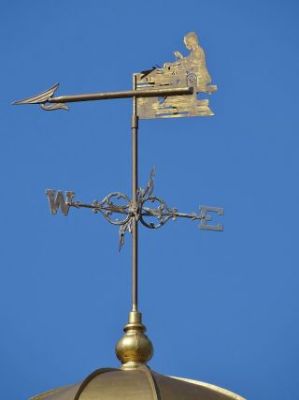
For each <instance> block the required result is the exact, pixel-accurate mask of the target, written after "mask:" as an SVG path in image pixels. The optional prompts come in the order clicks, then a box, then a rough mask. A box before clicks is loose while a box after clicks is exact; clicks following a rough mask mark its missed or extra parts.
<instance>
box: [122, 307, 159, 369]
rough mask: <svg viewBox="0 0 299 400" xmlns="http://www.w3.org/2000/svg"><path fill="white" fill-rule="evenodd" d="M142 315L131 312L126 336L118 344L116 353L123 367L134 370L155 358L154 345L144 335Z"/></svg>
mask: <svg viewBox="0 0 299 400" xmlns="http://www.w3.org/2000/svg"><path fill="white" fill-rule="evenodd" d="M145 330H146V328H145V326H144V325H143V324H142V320H141V313H140V312H137V311H131V312H130V314H129V323H128V324H127V325H126V326H125V327H124V331H125V334H124V336H123V337H122V338H121V339H120V340H119V341H118V343H117V344H116V348H115V352H116V355H117V358H118V359H119V360H120V361H121V362H122V364H123V367H127V368H132V367H136V366H138V365H139V364H143V363H146V362H147V361H149V360H150V359H151V358H152V356H153V345H152V343H151V341H150V340H149V338H148V337H147V336H146V335H145V334H144V332H145Z"/></svg>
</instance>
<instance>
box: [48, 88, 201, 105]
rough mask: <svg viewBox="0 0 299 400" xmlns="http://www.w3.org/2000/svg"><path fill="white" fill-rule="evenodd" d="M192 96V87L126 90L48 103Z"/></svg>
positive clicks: (69, 97)
mask: <svg viewBox="0 0 299 400" xmlns="http://www.w3.org/2000/svg"><path fill="white" fill-rule="evenodd" d="M190 94H193V87H183V88H176V89H172V88H166V89H144V90H126V91H121V92H99V93H86V94H73V95H66V96H57V97H50V98H49V99H48V100H47V102H48V103H74V102H78V101H93V100H110V99H111V100H112V99H126V98H132V97H135V98H136V97H160V96H161V97H164V96H177V95H190Z"/></svg>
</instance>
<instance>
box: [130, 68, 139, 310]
mask: <svg viewBox="0 0 299 400" xmlns="http://www.w3.org/2000/svg"><path fill="white" fill-rule="evenodd" d="M133 90H136V75H135V74H133ZM131 131H132V206H133V209H134V212H135V215H136V218H134V220H133V226H132V311H133V312H137V311H138V218H137V214H138V198H137V196H138V115H137V98H136V97H135V96H134V97H133V109H132V124H131Z"/></svg>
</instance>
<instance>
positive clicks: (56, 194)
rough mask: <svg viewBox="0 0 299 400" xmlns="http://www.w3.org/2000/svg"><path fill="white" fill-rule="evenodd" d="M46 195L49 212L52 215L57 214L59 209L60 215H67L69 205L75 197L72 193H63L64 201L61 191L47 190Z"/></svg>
mask: <svg viewBox="0 0 299 400" xmlns="http://www.w3.org/2000/svg"><path fill="white" fill-rule="evenodd" d="M46 195H47V196H48V200H49V206H50V210H51V213H52V214H53V215H55V214H57V210H58V209H59V208H60V209H61V212H62V214H64V215H67V214H68V212H69V208H70V203H71V202H72V199H73V198H74V196H75V193H74V192H65V196H66V201H65V198H64V194H63V192H61V191H57V190H52V189H47V190H46Z"/></svg>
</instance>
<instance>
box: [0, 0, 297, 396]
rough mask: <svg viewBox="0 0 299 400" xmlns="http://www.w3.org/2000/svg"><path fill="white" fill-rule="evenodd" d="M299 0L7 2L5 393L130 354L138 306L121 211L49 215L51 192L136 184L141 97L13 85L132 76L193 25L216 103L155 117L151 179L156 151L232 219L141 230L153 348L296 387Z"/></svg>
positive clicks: (263, 382) (241, 381)
mask: <svg viewBox="0 0 299 400" xmlns="http://www.w3.org/2000/svg"><path fill="white" fill-rule="evenodd" d="M298 11H299V5H298V2H296V1H295V0H293V1H292V0H287V1H282V0H281V1H278V0H271V1H270V0H268V1H266V0H264V1H257V0H251V1H242V2H241V1H237V0H227V1H222V0H214V1H207V0H205V1H204V0H197V1H196V0H190V1H189V2H188V3H186V2H179V1H168V0H166V1H163V2H162V1H157V0H153V1H151V2H137V1H120V0H119V1H110V2H108V1H101V2H99V1H95V0H89V1H88V2H82V1H78V0H72V1H70V0H67V1H60V2H58V1H56V2H53V1H52V2H40V1H32V0H28V1H26V2H24V1H15V2H9V1H3V4H2V7H1V16H0V19H1V23H0V33H1V34H0V42H1V52H2V60H1V92H2V93H1V99H0V113H1V127H2V129H1V132H2V133H1V146H0V149H1V150H0V151H1V157H0V164H1V171H2V174H1V179H2V185H1V186H2V195H1V200H2V206H1V221H2V223H1V243H2V250H1V253H0V257H1V270H0V271H1V279H0V282H1V283H0V285H1V290H0V304H1V309H0V316H1V322H2V324H1V326H2V327H1V336H0V338H1V340H0V352H1V361H0V372H1V376H2V379H1V381H2V383H1V392H2V397H5V398H6V399H26V398H28V397H29V396H30V395H33V394H35V393H38V392H41V391H44V390H46V389H49V388H52V387H56V386H59V385H65V384H68V383H73V382H77V381H79V380H81V379H82V378H84V377H85V376H86V375H87V374H88V373H90V372H91V371H92V370H94V369H96V368H99V367H104V366H117V365H118V361H117V360H116V358H115V356H114V344H115V342H116V341H117V340H118V339H119V338H120V336H121V334H122V327H123V325H124V323H125V322H126V320H127V313H128V311H129V306H130V297H129V296H130V241H129V240H127V244H126V246H125V248H124V249H123V251H122V252H121V253H120V254H119V253H118V252H117V238H118V237H117V229H116V228H114V227H112V226H110V225H109V224H107V223H106V222H105V220H103V218H101V217H100V216H96V215H93V214H92V213H89V212H88V211H87V210H80V211H78V210H71V212H70V214H69V216H68V217H67V218H65V217H64V216H62V215H59V216H57V217H52V216H51V215H50V213H49V210H48V205H47V199H46V197H45V195H44V190H45V189H46V188H57V189H63V190H73V191H75V192H76V195H77V198H78V199H80V200H82V201H83V200H84V201H92V200H94V199H95V198H98V199H101V198H103V197H104V196H105V195H106V194H107V193H109V192H111V191H123V192H125V193H129V192H130V112H131V104H130V101H129V100H118V101H114V102H101V103H100V102H98V103H95V102H94V103H92V104H91V103H89V104H87V103H84V104H73V105H71V109H70V111H69V112H63V111H56V112H53V113H47V112H43V111H41V110H40V109H39V108H38V107H35V106H28V107H27V106H23V107H18V108H17V107H12V106H11V105H10V102H11V101H12V100H14V99H20V98H23V97H27V96H31V95H34V94H36V93H39V92H40V91H43V90H45V89H47V88H48V87H50V86H51V85H52V84H54V83H56V82H60V83H61V87H60V91H59V93H60V94H71V93H80V92H94V91H105V90H121V89H129V88H130V85H131V74H132V73H133V72H136V71H140V70H143V69H146V68H148V67H151V66H152V65H155V64H160V65H161V64H162V63H163V62H166V61H171V60H173V55H172V52H173V51H174V50H179V51H182V52H184V50H185V49H184V45H183V42H182V40H183V36H184V34H186V33H187V32H189V31H195V32H197V33H198V35H199V37H200V40H201V43H202V46H203V47H204V49H205V50H206V54H207V64H208V68H209V71H210V74H211V75H212V77H213V81H214V83H216V84H217V85H218V88H219V90H218V92H217V93H215V94H213V96H211V99H210V100H211V107H212V109H213V110H214V112H215V114H216V115H215V116H214V117H212V118H189V119H185V118H181V119H172V120H151V121H141V124H140V184H145V183H146V180H147V176H148V174H149V171H150V169H151V168H152V166H153V165H155V166H156V170H157V176H156V193H157V194H158V195H159V196H160V197H162V198H164V199H165V200H166V201H167V203H168V204H169V205H170V206H174V207H177V208H179V209H180V210H182V211H193V210H197V208H198V205H199V204H210V205H216V206H222V207H224V209H225V217H224V219H223V222H224V224H225V231H224V232H223V233H221V234H219V233H214V232H204V231H200V230H199V229H198V228H197V224H196V223H191V222H188V221H176V222H169V223H168V224H167V225H166V226H165V227H164V228H163V229H161V230H159V231H156V232H154V231H151V230H145V228H144V229H143V228H141V229H140V231H141V233H140V236H141V238H140V241H141V244H140V289H141V293H140V303H141V304H140V305H141V310H142V312H143V315H144V322H145V324H146V326H147V327H148V334H149V336H150V338H151V339H152V341H153V343H154V347H155V356H154V358H153V359H152V361H151V362H150V365H151V367H152V368H153V369H155V370H156V371H159V372H161V373H164V374H169V375H176V376H185V377H189V378H194V379H199V380H203V381H207V382H210V383H214V384H217V385H219V386H223V387H227V388H229V389H231V390H233V391H235V392H237V393H240V394H242V395H243V396H245V397H247V398H251V399H255V400H261V399H265V398H266V399H271V400H276V399H277V400H278V399H281V398H283V399H284V400H293V399H295V398H297V396H298V395H297V392H298V389H297V386H298V361H299V344H298V337H299V322H298V321H299V319H298V314H299V306H298V297H299V296H298V278H299V262H298V261H299V257H298V224H299V220H298V212H297V208H298V201H299V186H298V171H299V161H298V145H299V131H298V127H299V123H298V109H297V108H298V83H299V77H298V66H299V56H298V40H299V35H298V33H299V27H298ZM128 239H129V238H128Z"/></svg>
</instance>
